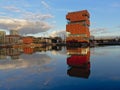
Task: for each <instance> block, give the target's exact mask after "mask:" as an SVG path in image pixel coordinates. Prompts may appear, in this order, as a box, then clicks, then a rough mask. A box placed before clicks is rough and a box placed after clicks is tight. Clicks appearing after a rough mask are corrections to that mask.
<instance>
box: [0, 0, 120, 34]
mask: <svg viewBox="0 0 120 90" xmlns="http://www.w3.org/2000/svg"><path fill="white" fill-rule="evenodd" d="M0 7H1V8H0V29H1V30H10V29H16V30H19V31H20V33H22V34H25V35H26V34H29V35H34V36H42V35H46V36H49V35H53V36H55V35H57V34H62V33H64V32H65V29H66V24H67V21H66V19H65V16H66V14H67V13H68V12H71V11H79V10H85V9H86V10H88V11H89V13H90V22H91V25H90V31H91V35H94V36H120V22H119V21H120V18H119V16H120V0H104V1H100V0H0Z"/></svg>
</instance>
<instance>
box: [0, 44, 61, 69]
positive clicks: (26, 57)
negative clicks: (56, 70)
mask: <svg viewBox="0 0 120 90" xmlns="http://www.w3.org/2000/svg"><path fill="white" fill-rule="evenodd" d="M61 49H62V48H61V47H57V46H56V47H55V46H44V47H37V48H32V47H24V48H0V69H16V68H28V67H33V66H35V67H36V66H42V65H44V64H48V63H50V60H51V57H50V56H48V55H47V54H44V53H42V52H46V51H52V50H53V51H59V50H61ZM36 52H39V53H36ZM40 52H41V53H40Z"/></svg>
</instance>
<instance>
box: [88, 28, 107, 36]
mask: <svg viewBox="0 0 120 90" xmlns="http://www.w3.org/2000/svg"><path fill="white" fill-rule="evenodd" d="M90 32H91V34H93V35H95V34H101V33H107V32H108V28H93V29H91V30H90Z"/></svg>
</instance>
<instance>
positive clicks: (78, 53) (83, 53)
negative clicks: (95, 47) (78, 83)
mask: <svg viewBox="0 0 120 90" xmlns="http://www.w3.org/2000/svg"><path fill="white" fill-rule="evenodd" d="M67 54H68V57H67V64H68V66H69V69H68V70H67V74H68V75H69V76H73V77H81V78H88V77H89V75H90V48H89V47H76V48H71V47H67Z"/></svg>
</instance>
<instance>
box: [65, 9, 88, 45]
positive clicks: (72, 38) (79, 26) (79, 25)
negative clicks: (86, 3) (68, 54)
mask: <svg viewBox="0 0 120 90" xmlns="http://www.w3.org/2000/svg"><path fill="white" fill-rule="evenodd" d="M89 17H90V15H89V13H88V11H87V10H83V11H77V12H69V13H68V14H67V15H66V19H67V20H68V24H67V25H66V32H67V38H66V42H67V43H89V38H90V32H89V26H90V21H89Z"/></svg>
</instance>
